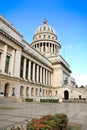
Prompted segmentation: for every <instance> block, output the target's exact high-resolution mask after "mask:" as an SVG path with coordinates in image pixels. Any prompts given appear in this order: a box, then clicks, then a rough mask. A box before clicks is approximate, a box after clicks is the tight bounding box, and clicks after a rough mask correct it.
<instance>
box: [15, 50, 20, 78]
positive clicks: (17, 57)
mask: <svg viewBox="0 0 87 130" xmlns="http://www.w3.org/2000/svg"><path fill="white" fill-rule="evenodd" d="M20 62H21V50H16V53H15V65H14V76H16V77H20Z"/></svg>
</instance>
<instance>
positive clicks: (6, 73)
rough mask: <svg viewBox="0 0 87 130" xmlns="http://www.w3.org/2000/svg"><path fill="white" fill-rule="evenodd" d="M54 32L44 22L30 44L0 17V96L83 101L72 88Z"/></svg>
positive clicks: (81, 94) (67, 66)
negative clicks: (78, 99)
mask: <svg viewBox="0 0 87 130" xmlns="http://www.w3.org/2000/svg"><path fill="white" fill-rule="evenodd" d="M60 48H61V45H60V43H58V41H57V35H56V33H55V31H54V29H53V28H52V27H51V26H49V25H48V24H47V21H46V20H44V21H43V24H42V25H41V26H40V27H38V28H37V29H36V32H35V35H34V37H33V42H32V43H31V44H29V43H27V42H26V41H25V40H24V39H23V36H22V35H21V34H20V33H19V32H18V31H17V29H16V28H15V27H14V26H13V25H12V24H10V22H8V21H7V20H6V19H5V18H4V17H3V16H0V96H3V97H4V96H5V97H10V96H15V97H18V98H33V99H34V100H38V98H39V99H40V98H50V97H51V98H60V97H61V98H63V99H71V98H74V97H76V98H79V96H80V97H81V96H82V97H84V98H86V94H83V93H82V92H81V91H77V90H76V89H75V88H74V87H73V86H74V84H72V83H74V81H73V80H72V78H71V76H70V75H71V70H70V66H69V65H68V63H67V62H66V61H65V60H64V59H63V57H62V56H61V55H60Z"/></svg>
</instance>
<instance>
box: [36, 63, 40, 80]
mask: <svg viewBox="0 0 87 130" xmlns="http://www.w3.org/2000/svg"><path fill="white" fill-rule="evenodd" d="M36 81H37V82H39V65H37V77H36Z"/></svg>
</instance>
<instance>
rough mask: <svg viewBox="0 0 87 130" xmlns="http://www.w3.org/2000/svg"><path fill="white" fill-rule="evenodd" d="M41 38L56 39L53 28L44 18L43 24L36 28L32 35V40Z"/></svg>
mask: <svg viewBox="0 0 87 130" xmlns="http://www.w3.org/2000/svg"><path fill="white" fill-rule="evenodd" d="M41 39H49V40H57V36H56V33H55V30H54V29H53V28H52V27H51V26H50V25H48V23H47V20H45V19H44V20H43V24H42V25H41V26H39V27H38V28H37V29H36V31H35V35H34V37H33V40H34V41H36V40H41Z"/></svg>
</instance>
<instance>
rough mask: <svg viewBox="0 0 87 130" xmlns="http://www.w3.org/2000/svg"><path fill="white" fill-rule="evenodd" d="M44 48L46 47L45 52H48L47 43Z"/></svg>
mask: <svg viewBox="0 0 87 130" xmlns="http://www.w3.org/2000/svg"><path fill="white" fill-rule="evenodd" d="M45 49H46V52H48V50H47V49H48V47H47V43H45Z"/></svg>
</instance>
